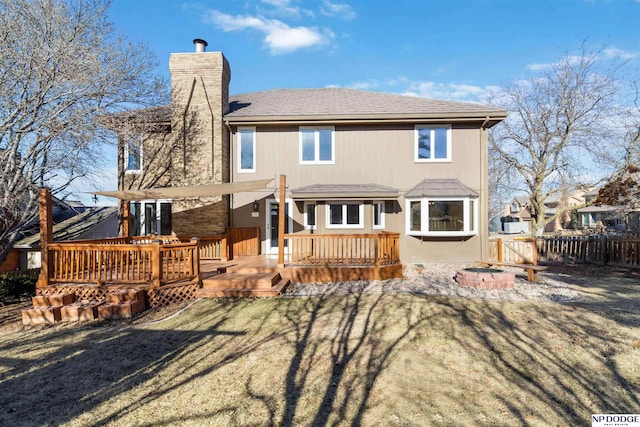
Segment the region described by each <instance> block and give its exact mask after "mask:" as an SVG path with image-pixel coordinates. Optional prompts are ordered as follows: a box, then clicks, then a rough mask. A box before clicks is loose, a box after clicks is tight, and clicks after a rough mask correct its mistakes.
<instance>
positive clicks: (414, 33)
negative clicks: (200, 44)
mask: <svg viewBox="0 0 640 427" xmlns="http://www.w3.org/2000/svg"><path fill="white" fill-rule="evenodd" d="M110 18H111V20H112V21H113V23H114V24H115V26H116V30H117V31H119V32H121V33H123V34H124V35H126V36H127V37H128V38H129V39H130V40H132V41H140V42H144V43H146V44H147V45H148V46H149V47H150V49H151V50H152V51H153V52H154V53H155V54H156V56H157V59H158V72H159V73H160V74H162V75H164V76H165V77H166V78H167V79H168V77H169V70H168V68H169V67H168V63H169V55H170V54H171V53H173V52H192V51H193V44H192V40H193V39H194V38H202V39H205V40H207V42H208V43H209V46H208V50H209V51H213V50H220V51H222V52H223V53H224V54H225V56H226V57H227V59H228V60H229V63H230V66H231V88H230V91H231V94H239V93H245V92H253V91H260V90H269V89H276V88H310V87H328V86H341V87H351V88H359V89H367V90H375V91H383V92H392V93H399V94H410V95H416V96H424V97H430V98H439V99H450V100H461V101H476V102H482V101H483V100H484V99H485V96H486V95H487V93H488V92H489V91H491V90H492V89H493V88H495V87H496V86H503V85H505V84H507V83H509V82H511V81H514V80H518V79H522V78H526V77H527V76H528V74H529V73H530V72H531V71H532V70H535V69H536V68H540V67H541V64H548V63H553V62H555V61H557V60H558V59H559V58H560V57H562V56H563V55H564V54H567V53H568V54H579V53H580V51H581V47H582V44H583V43H584V42H585V41H586V43H587V44H588V46H589V47H591V48H595V49H597V48H601V47H603V46H604V49H605V51H604V53H605V56H606V55H608V56H609V57H611V58H623V59H629V60H630V61H631V62H632V64H635V69H636V70H638V69H639V68H640V67H638V66H637V65H638V63H639V62H640V0H537V1H533V0H531V1H529V0H425V1H421V0H368V1H364V0H359V1H356V0H349V1H343V0H225V1H221V0H214V1H200V2H198V1H181V0H133V1H132V0H113V3H112V5H111V9H110ZM110 159H113V160H112V161H111V160H110ZM105 161H106V163H107V167H108V169H107V170H105V173H104V177H103V178H102V179H96V180H93V181H92V182H91V183H90V184H89V185H90V187H91V190H90V191H95V189H102V190H111V189H115V188H116V187H117V181H116V178H115V176H116V161H115V150H113V152H109V153H106V158H105ZM109 165H111V166H109ZM85 191H87V190H85ZM76 194H77V195H78V197H80V198H82V199H83V200H84V201H85V202H90V198H89V197H88V196H87V195H82V194H78V193H76ZM99 203H100V204H105V203H106V204H113V203H114V201H113V200H109V199H103V198H101V199H100V201H99Z"/></svg>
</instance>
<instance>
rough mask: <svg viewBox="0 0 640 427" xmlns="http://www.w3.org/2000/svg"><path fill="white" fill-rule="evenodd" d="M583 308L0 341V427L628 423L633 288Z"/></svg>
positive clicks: (203, 325)
mask: <svg viewBox="0 0 640 427" xmlns="http://www.w3.org/2000/svg"><path fill="white" fill-rule="evenodd" d="M566 280H568V281H573V286H575V287H576V288H578V289H580V290H581V292H583V293H584V295H585V296H587V300H585V301H582V302H573V303H562V304H560V303H510V302H488V301H483V300H470V299H463V298H446V297H433V296H425V295H422V296H420V295H372V294H368V295H349V296H335V297H314V298H301V299H263V300H233V299H226V300H225V299H220V300H206V301H200V302H197V303H196V304H194V305H193V306H191V307H189V308H188V309H187V310H186V311H184V312H182V313H180V314H179V315H177V316H174V317H171V318H169V319H167V320H165V321H162V322H158V323H153V324H147V325H144V324H132V325H124V324H107V325H105V324H102V325H88V326H81V327H75V328H71V327H47V328H35V329H22V328H16V329H15V330H11V329H5V330H4V332H0V334H1V335H0V336H1V338H2V339H1V341H0V425H11V426H14V425H72V426H80V425H82V426H84V425H114V426H115V425H137V426H161V425H167V426H168V425H171V426H173V425H256V426H258V425H259V426H263V425H363V426H378V425H380V426H393V425H397V426H401V425H402V426H405V425H416V426H422V425H429V424H432V425H468V424H474V425H495V424H498V425H518V424H520V425H569V424H572V425H580V424H589V423H590V421H589V420H590V415H591V414H592V413H607V412H609V413H640V398H639V397H638V396H640V312H639V310H638V303H639V302H640V280H638V279H631V280H629V279H621V278H615V277H604V276H598V277H596V278H593V275H592V276H591V277H590V278H589V279H585V278H583V277H574V278H571V277H567V279H566Z"/></svg>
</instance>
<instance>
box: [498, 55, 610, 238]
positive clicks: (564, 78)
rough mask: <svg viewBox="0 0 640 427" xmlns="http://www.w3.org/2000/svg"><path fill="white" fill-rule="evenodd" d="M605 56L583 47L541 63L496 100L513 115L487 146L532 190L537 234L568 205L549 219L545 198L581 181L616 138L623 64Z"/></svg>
mask: <svg viewBox="0 0 640 427" xmlns="http://www.w3.org/2000/svg"><path fill="white" fill-rule="evenodd" d="M601 59H602V54H601V52H595V53H590V52H587V51H586V50H585V49H584V48H583V51H582V54H581V55H579V56H571V55H566V56H565V57H564V58H562V59H561V60H560V61H559V62H557V63H555V64H549V65H547V66H544V67H540V68H539V69H538V72H537V74H535V75H532V76H531V78H530V79H528V80H526V81H518V82H516V83H514V84H512V85H511V86H510V87H507V88H506V89H504V91H503V92H501V93H500V94H499V96H498V97H497V98H496V99H494V100H493V103H494V104H498V105H501V106H503V107H505V108H506V109H508V110H509V112H510V115H509V117H508V118H507V119H506V120H505V121H504V122H502V123H501V124H499V125H498V126H496V128H495V130H494V133H493V138H492V139H491V140H490V148H489V149H490V150H492V151H493V152H494V153H493V154H494V155H495V156H496V158H497V159H498V160H499V161H500V162H503V163H504V164H505V165H506V166H507V167H508V168H509V170H510V171H512V172H513V173H514V174H515V175H516V176H517V178H512V181H514V182H515V183H516V185H514V188H513V189H514V190H523V191H525V192H526V193H527V194H528V196H529V199H530V209H531V217H532V231H533V232H534V233H535V234H536V235H540V234H542V232H543V230H544V226H545V223H546V222H548V221H553V220H555V218H556V217H558V216H560V215H563V214H564V213H565V211H566V209H568V207H566V208H564V209H558V210H557V211H556V212H555V213H554V215H553V216H552V217H551V218H545V210H544V203H545V201H546V200H547V198H548V197H549V196H551V195H553V194H554V193H558V194H559V192H560V191H562V188H563V187H565V186H567V185H573V184H576V183H578V182H579V181H581V180H583V179H584V173H585V171H587V170H588V169H589V166H588V161H589V159H590V158H591V157H590V155H598V154H599V153H598V150H602V149H606V147H607V144H608V143H609V142H610V141H611V140H612V139H613V138H614V137H615V135H614V134H613V133H612V130H611V126H609V124H610V120H609V118H610V114H611V107H612V105H613V102H614V101H615V97H616V94H617V91H618V88H619V84H618V81H617V80H616V74H617V72H618V71H619V69H620V67H621V66H622V64H612V65H611V64H610V65H609V66H607V67H603V61H602V60H601Z"/></svg>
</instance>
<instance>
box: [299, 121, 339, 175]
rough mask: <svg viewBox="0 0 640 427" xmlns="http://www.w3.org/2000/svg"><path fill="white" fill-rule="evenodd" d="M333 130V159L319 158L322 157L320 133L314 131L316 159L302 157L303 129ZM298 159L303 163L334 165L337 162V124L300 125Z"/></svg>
mask: <svg viewBox="0 0 640 427" xmlns="http://www.w3.org/2000/svg"><path fill="white" fill-rule="evenodd" d="M327 129H328V130H331V160H317V159H319V158H320V134H319V133H318V132H314V145H313V149H314V158H315V159H316V160H303V159H302V131H304V130H314V131H318V130H327ZM298 153H299V154H298V160H299V162H300V164H301V165H334V164H335V163H336V129H335V126H300V128H299V129H298Z"/></svg>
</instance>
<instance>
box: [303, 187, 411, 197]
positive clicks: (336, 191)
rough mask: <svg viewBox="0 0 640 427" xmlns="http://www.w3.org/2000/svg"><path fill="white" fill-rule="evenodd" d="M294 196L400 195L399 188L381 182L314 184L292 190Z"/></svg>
mask: <svg viewBox="0 0 640 427" xmlns="http://www.w3.org/2000/svg"><path fill="white" fill-rule="evenodd" d="M291 195H292V196H293V198H294V199H295V198H304V199H322V198H331V197H335V198H344V197H361V198H388V199H394V198H397V197H398V196H399V193H398V189H397V188H391V187H387V186H385V185H380V184H313V185H308V186H306V187H299V188H294V189H292V190H291Z"/></svg>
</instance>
